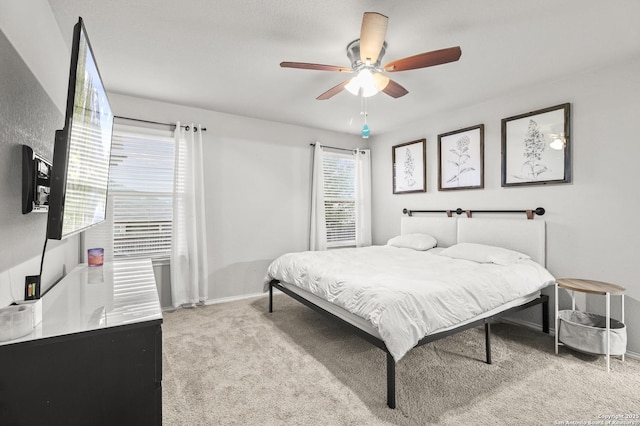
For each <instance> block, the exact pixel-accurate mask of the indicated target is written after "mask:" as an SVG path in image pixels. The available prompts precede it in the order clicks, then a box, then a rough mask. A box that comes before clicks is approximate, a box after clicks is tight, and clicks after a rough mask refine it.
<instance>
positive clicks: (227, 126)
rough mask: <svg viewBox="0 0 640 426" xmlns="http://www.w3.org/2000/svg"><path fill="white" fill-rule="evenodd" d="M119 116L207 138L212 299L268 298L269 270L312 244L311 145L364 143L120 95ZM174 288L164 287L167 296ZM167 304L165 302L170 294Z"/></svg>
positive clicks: (113, 98)
mask: <svg viewBox="0 0 640 426" xmlns="http://www.w3.org/2000/svg"><path fill="white" fill-rule="evenodd" d="M109 99H110V101H111V103H112V106H113V110H114V112H115V114H116V115H119V116H125V117H132V118H138V119H144V120H152V121H159V122H164V123H175V122H176V121H177V120H180V121H181V122H183V123H189V122H191V121H193V122H195V123H201V124H202V125H203V126H204V127H206V128H207V131H206V132H205V133H203V138H204V140H203V142H204V164H205V188H206V192H207V195H206V197H207V198H206V203H205V210H206V222H207V242H208V251H209V253H208V254H209V273H210V275H209V297H210V299H212V300H220V299H225V298H233V297H238V296H244V295H249V294H255V293H261V292H262V280H263V278H264V275H265V272H266V269H267V266H268V265H269V263H270V262H271V261H272V260H273V259H275V258H276V257H277V256H279V255H281V254H283V253H285V252H288V251H300V250H306V249H307V246H308V229H309V204H310V177H311V152H312V149H311V146H310V145H309V144H310V143H313V142H315V141H320V142H321V143H323V144H326V145H331V146H338V147H347V148H354V147H358V146H362V139H361V138H359V137H357V136H353V135H344V134H338V133H334V132H328V131H323V130H317V129H310V128H304V127H299V126H292V125H287V124H282V123H275V122H270V121H264V120H256V119H251V118H246V117H239V116H235V115H230V114H223V113H218V112H213V111H207V110H202V109H197V108H188V107H184V106H180V105H173V104H167V103H162V102H156V101H149V100H144V99H139V98H133V97H129V96H124V95H117V94H113V95H110V96H109ZM167 285H168V283H166V282H165V283H162V285H161V288H162V289H163V292H165V293H167V290H166V286H167ZM163 299H164V296H163Z"/></svg>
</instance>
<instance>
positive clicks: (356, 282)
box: [265, 246, 554, 361]
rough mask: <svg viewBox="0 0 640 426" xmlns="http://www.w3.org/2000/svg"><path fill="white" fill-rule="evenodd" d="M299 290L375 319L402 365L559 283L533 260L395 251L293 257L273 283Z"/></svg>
mask: <svg viewBox="0 0 640 426" xmlns="http://www.w3.org/2000/svg"><path fill="white" fill-rule="evenodd" d="M272 279H276V280H279V281H282V282H286V283H288V284H293V285H296V286H298V287H300V288H302V289H304V290H307V291H309V292H311V293H313V294H315V295H317V296H319V297H321V298H323V299H325V300H327V301H329V302H331V303H333V304H335V305H338V306H340V307H342V308H344V309H346V310H347V311H349V312H351V313H353V314H355V315H358V316H360V317H362V318H364V319H365V320H367V321H369V322H370V323H371V324H372V325H373V326H374V327H375V328H376V329H377V330H378V332H379V333H380V336H381V337H382V339H383V341H384V342H385V344H386V345H387V348H388V349H389V352H390V353H391V355H393V358H394V359H395V360H396V361H399V360H400V359H401V358H402V357H403V356H404V355H405V354H406V353H407V352H408V351H409V350H410V349H411V348H412V347H414V346H415V345H416V344H417V343H418V341H419V340H420V339H421V338H422V337H424V336H426V335H428V334H432V333H434V332H437V331H438V330H440V329H443V328H446V327H450V326H452V325H455V324H458V323H460V322H462V321H465V320H468V319H470V318H473V317H475V316H477V315H480V314H482V313H483V312H486V311H489V310H491V309H494V308H496V307H498V306H500V305H502V304H504V303H507V302H510V301H511V300H514V299H517V298H519V297H523V296H527V295H529V294H531V293H534V292H536V291H538V290H540V289H542V288H544V287H546V286H547V285H549V284H552V283H553V281H554V278H553V276H552V275H551V274H550V273H549V272H548V271H547V270H546V269H545V268H543V267H542V266H540V265H539V264H537V263H536V262H533V261H531V260H523V261H520V262H518V263H516V264H513V265H509V266H500V265H494V264H487V263H476V262H473V261H468V260H459V259H451V258H448V257H445V256H440V255H437V254H432V253H430V252H429V251H426V252H422V251H416V250H411V249H404V248H397V247H391V246H371V247H364V248H347V249H338V250H328V251H314V252H301V253H289V254H285V255H283V256H280V257H279V258H278V259H276V260H275V261H273V263H271V265H270V266H269V269H268V272H267V276H266V277H265V289H266V288H268V283H269V282H270V281H271V280H272Z"/></svg>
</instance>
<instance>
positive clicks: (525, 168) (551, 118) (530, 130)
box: [501, 103, 571, 187]
mask: <svg viewBox="0 0 640 426" xmlns="http://www.w3.org/2000/svg"><path fill="white" fill-rule="evenodd" d="M570 119H571V104H569V103H565V104H560V105H556V106H552V107H549V108H544V109H540V110H537V111H532V112H528V113H526V114H520V115H516V116H513V117H509V118H503V119H502V126H501V133H502V186H503V187H506V186H522V185H545V184H553V183H569V182H571V143H570V142H571V130H570V129H571V125H570V124H571V123H570Z"/></svg>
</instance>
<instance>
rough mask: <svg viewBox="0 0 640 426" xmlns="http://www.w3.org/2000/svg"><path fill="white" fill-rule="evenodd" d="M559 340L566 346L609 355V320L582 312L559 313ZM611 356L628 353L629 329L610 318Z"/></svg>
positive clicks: (567, 311)
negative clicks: (607, 327)
mask: <svg viewBox="0 0 640 426" xmlns="http://www.w3.org/2000/svg"><path fill="white" fill-rule="evenodd" d="M558 319H559V320H560V326H559V329H560V330H559V331H558V333H559V334H558V340H559V341H560V342H562V343H564V344H565V345H567V346H569V347H571V348H574V349H577V350H579V351H582V352H587V353H590V354H596V355H606V353H607V329H606V326H607V319H606V317H603V316H602V315H597V314H593V313H590V312H582V311H572V310H566V311H559V312H558ZM610 332H611V342H610V350H609V354H610V355H624V353H625V352H626V351H627V328H626V327H625V325H624V324H623V323H621V322H620V321H618V320H616V319H613V318H610Z"/></svg>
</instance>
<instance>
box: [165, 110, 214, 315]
mask: <svg viewBox="0 0 640 426" xmlns="http://www.w3.org/2000/svg"><path fill="white" fill-rule="evenodd" d="M188 128H189V130H185V129H183V128H182V127H181V126H180V122H178V123H177V124H176V130H175V142H176V149H175V171H174V173H175V175H174V191H173V192H174V193H173V229H172V236H171V299H172V304H173V307H176V308H177V307H179V306H193V305H195V304H198V303H203V302H205V301H206V300H207V299H208V296H209V295H208V287H209V285H208V275H209V273H208V267H207V228H206V221H205V215H204V177H203V162H202V157H203V155H202V154H203V153H202V131H201V126H200V125H194V124H189V125H188ZM195 129H197V131H194V130H195Z"/></svg>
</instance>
